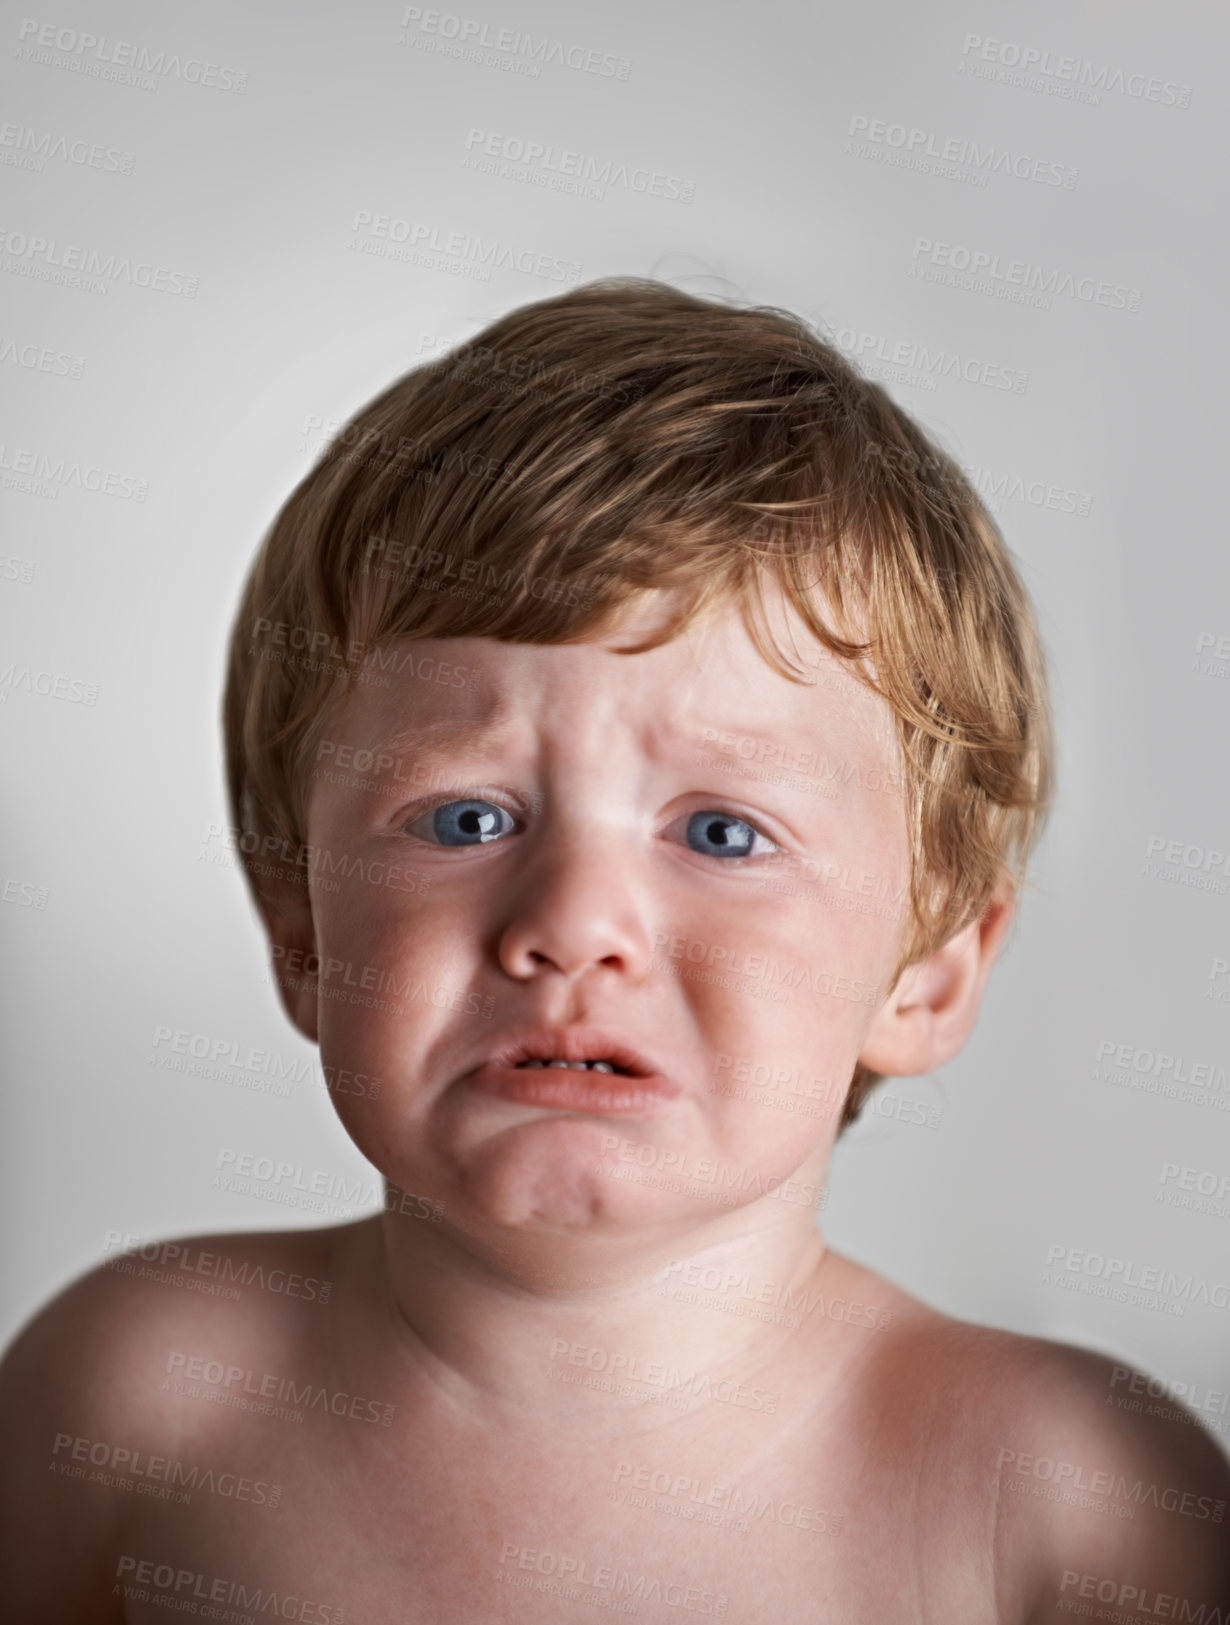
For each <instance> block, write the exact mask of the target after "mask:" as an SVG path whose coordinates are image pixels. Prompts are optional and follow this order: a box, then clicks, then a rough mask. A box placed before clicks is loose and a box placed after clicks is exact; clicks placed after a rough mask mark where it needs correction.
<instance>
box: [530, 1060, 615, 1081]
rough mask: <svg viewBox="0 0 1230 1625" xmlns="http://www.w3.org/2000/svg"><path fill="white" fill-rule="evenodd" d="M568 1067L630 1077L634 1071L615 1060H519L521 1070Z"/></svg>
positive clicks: (574, 1070) (570, 1069) (572, 1070)
mask: <svg viewBox="0 0 1230 1625" xmlns="http://www.w3.org/2000/svg"><path fill="white" fill-rule="evenodd" d="M535 1067H537V1068H544V1069H545V1068H548V1067H566V1068H567V1069H568V1070H569V1071H571V1072H613V1073H614V1074H615V1075H616V1076H617V1077H623V1078H630V1077H631V1076H632V1073H630V1072H628V1071H627V1070H626V1069H625V1068H624V1067H622V1066H616V1065H615V1062H614V1061H518V1062H517V1068H518V1069H519V1070H521V1069H524V1070H529V1069H531V1068H535Z"/></svg>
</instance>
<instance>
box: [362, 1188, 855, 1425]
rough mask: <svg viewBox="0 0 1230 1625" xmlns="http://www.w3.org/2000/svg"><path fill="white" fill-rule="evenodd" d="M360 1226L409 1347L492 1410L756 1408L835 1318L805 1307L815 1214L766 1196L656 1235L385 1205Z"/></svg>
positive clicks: (645, 1412) (422, 1365)
mask: <svg viewBox="0 0 1230 1625" xmlns="http://www.w3.org/2000/svg"><path fill="white" fill-rule="evenodd" d="M765 1210H769V1211H765ZM372 1241H373V1243H374V1246H373V1248H372V1252H371V1255H370V1257H371V1267H372V1269H373V1272H374V1276H375V1279H376V1283H377V1285H378V1286H379V1287H380V1288H381V1289H382V1290H384V1291H385V1292H387V1294H388V1297H389V1299H390V1302H391V1307H392V1308H393V1309H394V1310H395V1315H394V1320H395V1323H396V1324H397V1325H399V1326H400V1327H402V1328H404V1332H405V1350H406V1353H407V1354H408V1356H409V1357H410V1360H411V1361H412V1363H413V1364H414V1365H416V1366H417V1367H418V1369H419V1371H420V1372H421V1374H422V1375H423V1376H424V1377H426V1378H429V1379H431V1380H433V1381H434V1382H435V1383H437V1384H439V1385H440V1386H441V1387H442V1388H443V1389H445V1390H447V1391H448V1392H450V1393H452V1394H455V1395H456V1396H457V1397H458V1398H459V1399H463V1402H464V1403H467V1404H470V1405H477V1406H479V1407H480V1408H483V1409H488V1408H489V1409H490V1411H491V1412H492V1414H493V1415H498V1414H499V1413H502V1412H506V1413H512V1412H516V1413H525V1412H527V1411H528V1412H530V1413H531V1414H533V1415H535V1416H537V1417H539V1418H541V1417H544V1416H550V1415H553V1414H555V1415H561V1416H564V1415H566V1416H567V1417H568V1418H569V1420H570V1422H571V1423H573V1424H574V1425H575V1424H576V1423H577V1422H578V1421H579V1422H580V1423H581V1424H582V1425H585V1424H586V1423H587V1422H588V1421H589V1420H591V1419H592V1422H593V1425H594V1426H595V1427H597V1428H598V1429H599V1430H602V1428H603V1427H604V1425H605V1424H606V1423H607V1422H608V1421H609V1422H611V1423H613V1424H615V1425H617V1426H623V1427H628V1426H629V1425H631V1426H633V1427H635V1426H637V1425H639V1421H638V1419H643V1421H644V1423H645V1424H646V1425H655V1418H656V1421H661V1420H663V1419H665V1417H666V1416H669V1415H671V1414H678V1413H679V1410H680V1409H681V1408H684V1407H683V1406H681V1401H685V1402H686V1408H688V1409H691V1408H692V1406H693V1405H694V1404H696V1403H698V1402H700V1401H701V1400H710V1401H712V1402H726V1403H730V1404H733V1405H735V1406H739V1405H743V1406H746V1407H752V1408H757V1407H758V1406H765V1404H766V1402H765V1401H763V1400H758V1399H757V1398H756V1392H757V1391H759V1392H761V1393H763V1392H767V1391H769V1384H770V1382H771V1378H772V1373H773V1371H774V1370H775V1369H777V1370H779V1371H780V1369H781V1368H783V1367H784V1366H786V1365H787V1364H788V1363H789V1362H790V1360H791V1356H792V1355H797V1354H798V1353H799V1352H800V1348H801V1345H802V1344H804V1343H808V1344H812V1343H814V1342H815V1341H816V1337H819V1338H820V1339H821V1340H823V1339H824V1338H825V1336H826V1334H828V1335H831V1333H832V1331H834V1330H837V1331H840V1329H841V1328H840V1327H834V1325H833V1323H832V1322H830V1321H828V1320H827V1319H826V1318H825V1316H824V1314H823V1312H822V1313H821V1314H819V1315H817V1314H815V1313H814V1312H813V1311H814V1309H815V1306H816V1302H817V1299H818V1295H819V1290H820V1286H819V1283H820V1278H821V1276H822V1275H823V1273H824V1266H825V1263H826V1260H827V1259H828V1258H829V1257H830V1255H829V1254H828V1252H827V1248H826V1246H825V1243H824V1240H823V1237H822V1236H821V1235H820V1233H819V1231H818V1230H817V1229H816V1226H815V1219H814V1216H813V1215H812V1214H811V1213H810V1211H807V1210H801V1211H799V1212H797V1213H788V1212H786V1211H785V1210H784V1207H783V1204H781V1203H771V1202H761V1203H759V1204H756V1205H755V1206H753V1207H748V1208H744V1209H741V1210H740V1212H739V1213H738V1214H737V1215H730V1214H725V1215H722V1216H721V1218H720V1219H719V1220H717V1221H716V1222H715V1223H714V1224H712V1225H710V1226H707V1227H706V1228H704V1229H703V1230H699V1231H697V1230H692V1231H689V1232H687V1233H680V1234H679V1235H677V1236H675V1237H673V1238H667V1239H663V1238H662V1237H661V1235H658V1236H656V1237H655V1238H653V1240H652V1241H648V1240H646V1241H642V1242H639V1243H636V1242H628V1241H625V1240H622V1239H621V1240H620V1241H618V1242H616V1241H607V1240H599V1239H596V1238H594V1237H592V1236H580V1235H575V1234H574V1235H572V1236H569V1237H559V1236H556V1235H548V1236H541V1237H535V1238H527V1237H525V1236H519V1237H518V1238H517V1239H516V1243H515V1247H514V1246H510V1245H509V1244H508V1243H507V1242H504V1241H503V1240H500V1241H494V1242H492V1241H488V1242H486V1243H483V1242H475V1241H474V1240H473V1239H472V1238H470V1237H465V1236H457V1235H456V1234H455V1233H450V1232H448V1231H442V1230H438V1229H433V1228H430V1227H429V1226H428V1225H426V1224H425V1223H424V1222H423V1221H422V1220H416V1219H407V1218H404V1217H401V1216H399V1215H397V1214H394V1213H387V1212H386V1213H384V1214H382V1215H381V1216H380V1218H379V1220H378V1221H376V1222H375V1225H374V1227H373V1231H372ZM809 1333H814V1334H815V1336H809V1335H807V1334H809ZM843 1341H845V1342H846V1343H848V1341H849V1340H848V1338H847V1339H845V1340H842V1339H840V1338H838V1339H837V1340H836V1343H837V1344H838V1345H839V1344H840V1343H842V1342H843ZM835 1346H836V1345H835ZM817 1375H819V1373H817ZM667 1401H669V1403H670V1408H668V1409H666V1410H663V1408H662V1407H663V1405H664V1403H666V1402H667ZM768 1408H769V1409H776V1406H771V1407H768Z"/></svg>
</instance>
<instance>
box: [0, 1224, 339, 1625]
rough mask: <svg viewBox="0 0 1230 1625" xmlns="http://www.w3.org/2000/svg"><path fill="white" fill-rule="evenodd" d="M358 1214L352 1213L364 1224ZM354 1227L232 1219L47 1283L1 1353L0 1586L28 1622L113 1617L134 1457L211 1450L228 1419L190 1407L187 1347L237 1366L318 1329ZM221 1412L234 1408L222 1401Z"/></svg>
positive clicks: (134, 1494)
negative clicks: (52, 1286) (259, 1227)
mask: <svg viewBox="0 0 1230 1625" xmlns="http://www.w3.org/2000/svg"><path fill="white" fill-rule="evenodd" d="M360 1222H364V1221H360ZM356 1229H357V1226H355V1225H337V1226H332V1227H330V1228H328V1229H324V1230H309V1231H276V1232H241V1233H236V1234H217V1235H202V1236H191V1237H184V1238H179V1239H177V1240H174V1241H167V1242H158V1243H151V1244H150V1245H149V1246H146V1247H142V1248H140V1249H134V1250H131V1251H128V1252H123V1253H116V1254H115V1255H114V1256H112V1257H109V1258H107V1259H106V1260H104V1262H103V1263H101V1264H99V1265H97V1266H95V1267H94V1268H93V1269H90V1270H89V1271H87V1272H86V1273H85V1274H83V1275H81V1276H79V1277H78V1278H77V1279H76V1280H74V1281H72V1282H71V1283H70V1284H69V1285H68V1286H66V1287H65V1288H63V1290H62V1291H60V1292H59V1293H57V1294H56V1296H55V1297H54V1298H52V1299H51V1301H50V1302H48V1303H47V1304H45V1305H44V1306H43V1307H42V1308H41V1309H40V1310H39V1311H38V1312H37V1313H36V1314H35V1315H34V1316H32V1318H31V1319H30V1320H29V1321H28V1322H27V1323H26V1324H25V1325H24V1327H23V1328H22V1329H21V1331H20V1332H19V1334H18V1335H17V1337H16V1338H15V1339H14V1341H13V1342H12V1343H11V1344H10V1346H9V1347H8V1349H7V1350H6V1351H5V1353H4V1358H3V1360H2V1361H0V1435H3V1437H4V1438H5V1441H6V1448H5V1450H4V1451H3V1452H2V1453H0V1518H2V1519H3V1522H4V1526H5V1529H6V1531H7V1533H8V1537H9V1538H8V1539H7V1541H6V1542H4V1543H3V1544H4V1549H5V1555H4V1556H3V1557H0V1594H3V1595H4V1596H5V1597H6V1598H7V1599H8V1600H9V1601H10V1602H13V1603H14V1609H15V1612H14V1616H13V1617H15V1618H20V1619H21V1620H22V1621H23V1622H25V1625H40V1622H42V1621H44V1620H45V1621H47V1622H48V1625H50V1622H52V1621H59V1620H64V1619H69V1618H71V1619H74V1620H78V1621H81V1622H82V1625H93V1622H95V1621H97V1622H99V1625H102V1622H104V1621H108V1622H109V1621H112V1620H119V1619H121V1618H122V1604H121V1603H120V1600H119V1598H118V1596H117V1595H115V1554H116V1552H117V1551H119V1550H120V1549H121V1547H122V1542H123V1538H124V1532H125V1529H126V1527H128V1524H129V1521H130V1520H131V1518H132V1517H133V1516H134V1507H136V1506H138V1505H145V1506H148V1501H147V1500H140V1501H139V1500H138V1496H139V1494H140V1492H142V1491H147V1490H148V1489H149V1488H150V1485H149V1484H147V1483H144V1482H142V1483H140V1484H138V1483H137V1482H135V1481H134V1478H133V1476H132V1475H133V1471H134V1467H135V1468H137V1469H140V1468H142V1467H145V1468H146V1469H147V1470H148V1464H149V1462H150V1461H151V1459H153V1458H154V1457H156V1458H157V1459H158V1460H159V1461H166V1460H169V1459H171V1458H172V1457H174V1456H175V1455H177V1454H179V1455H182V1454H183V1453H184V1451H185V1450H186V1449H187V1450H190V1451H194V1452H196V1453H197V1454H202V1453H203V1454H204V1455H205V1456H208V1453H209V1450H210V1447H211V1444H212V1443H214V1442H216V1441H217V1440H218V1439H219V1437H221V1436H222V1434H223V1433H224V1432H225V1430H226V1428H227V1426H228V1424H229V1421H230V1418H228V1417H227V1416H226V1415H225V1414H224V1413H223V1411H222V1409H221V1407H218V1406H193V1407H190V1408H186V1407H185V1406H184V1405H183V1404H182V1402H181V1401H180V1400H179V1399H178V1397H177V1395H176V1393H175V1391H174V1375H175V1373H176V1372H179V1371H181V1370H183V1369H185V1368H186V1367H187V1365H188V1362H189V1361H191V1360H194V1359H196V1358H201V1357H203V1358H213V1357H215V1356H217V1357H222V1356H224V1357H225V1359H226V1360H227V1362H228V1365H229V1366H235V1365H238V1366H239V1367H240V1368H241V1369H242V1368H243V1363H244V1359H245V1357H246V1356H247V1357H250V1358H251V1359H252V1360H253V1361H256V1362H257V1363H258V1364H259V1365H261V1366H262V1367H263V1366H265V1365H267V1364H268V1363H269V1360H270V1355H271V1352H272V1353H275V1354H276V1353H277V1352H281V1353H282V1354H283V1356H284V1357H285V1358H289V1357H290V1356H291V1353H292V1351H293V1350H294V1349H295V1348H297V1347H300V1346H301V1345H302V1344H303V1343H304V1341H305V1339H307V1338H309V1337H310V1335H311V1333H312V1331H313V1330H314V1329H319V1328H320V1325H321V1316H322V1314H323V1313H325V1312H327V1311H326V1310H325V1308H324V1306H325V1305H327V1304H328V1302H329V1300H330V1297H331V1294H332V1291H333V1290H334V1286H335V1280H334V1277H335V1276H336V1274H337V1273H338V1271H339V1269H340V1268H344V1260H345V1257H346V1253H347V1243H348V1239H349V1233H353V1232H354V1231H355V1230H356ZM232 1414H233V1413H232Z"/></svg>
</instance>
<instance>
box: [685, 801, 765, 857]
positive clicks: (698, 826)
mask: <svg viewBox="0 0 1230 1625" xmlns="http://www.w3.org/2000/svg"><path fill="white" fill-rule="evenodd" d="M759 833H760V832H759V831H758V830H756V829H753V827H752V826H751V824H749V823H748V822H747V821H746V819H743V818H735V817H734V816H733V815H732V814H730V813H720V812H698V813H693V814H692V816H691V817H690V818H689V819H688V841H689V843H690V844H691V845H692V848H693V850H694V851H696V852H703V853H704V855H705V856H706V857H709V858H747V857H750V856H751V853H752V845H753V843H754V842H755V840H756V837H757V835H758V834H759Z"/></svg>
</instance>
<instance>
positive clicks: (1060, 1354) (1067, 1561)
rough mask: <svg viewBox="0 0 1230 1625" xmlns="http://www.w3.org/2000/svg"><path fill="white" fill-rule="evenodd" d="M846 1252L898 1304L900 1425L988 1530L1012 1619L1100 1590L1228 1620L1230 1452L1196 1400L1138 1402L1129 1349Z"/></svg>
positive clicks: (893, 1388)
mask: <svg viewBox="0 0 1230 1625" xmlns="http://www.w3.org/2000/svg"><path fill="white" fill-rule="evenodd" d="M842 1264H843V1265H844V1267H845V1269H846V1270H847V1271H848V1272H849V1273H848V1276H847V1278H846V1280H845V1281H844V1282H843V1285H845V1286H846V1287H847V1288H848V1289H849V1290H851V1291H853V1290H855V1289H856V1288H857V1291H858V1293H859V1295H860V1296H861V1297H862V1298H863V1299H864V1300H865V1301H869V1302H872V1303H875V1304H878V1305H880V1306H882V1308H883V1309H884V1310H887V1311H889V1312H890V1314H891V1323H890V1324H889V1325H888V1326H887V1327H886V1328H885V1335H884V1336H883V1337H882V1338H880V1339H878V1340H877V1342H878V1344H879V1350H878V1354H877V1356H876V1361H875V1364H876V1365H877V1366H879V1367H881V1368H882V1371H883V1373H884V1380H880V1379H878V1378H877V1379H876V1381H875V1388H876V1390H877V1391H878V1392H880V1393H895V1394H897V1395H908V1399H899V1400H898V1401H897V1405H898V1416H897V1418H896V1419H895V1421H894V1425H895V1427H896V1428H897V1430H898V1435H899V1436H905V1435H907V1434H908V1433H909V1432H910V1431H911V1430H912V1431H913V1434H914V1436H915V1441H916V1443H917V1444H918V1447H919V1448H920V1449H925V1451H926V1462H925V1466H924V1471H925V1472H926V1474H927V1477H928V1478H929V1479H931V1481H932V1482H940V1481H944V1482H946V1483H947V1485H948V1493H949V1496H950V1497H951V1498H952V1499H951V1501H950V1507H951V1510H952V1511H953V1512H955V1513H956V1514H957V1515H958V1516H959V1517H964V1520H965V1526H966V1528H967V1529H968V1530H970V1531H973V1530H975V1529H978V1530H981V1531H985V1538H986V1539H987V1540H988V1541H989V1543H990V1547H991V1571H992V1573H993V1576H994V1586H995V1596H996V1601H997V1604H998V1607H999V1610H1000V1612H999V1617H1000V1618H1001V1619H1003V1620H1005V1621H1007V1620H1012V1621H1014V1622H1020V1625H1043V1622H1047V1621H1051V1620H1060V1619H1067V1618H1070V1617H1071V1616H1072V1615H1073V1614H1074V1613H1077V1614H1079V1613H1085V1612H1088V1610H1087V1609H1086V1606H1085V1605H1086V1604H1090V1605H1092V1613H1091V1615H1090V1617H1093V1616H1095V1615H1096V1613H1097V1608H1098V1605H1099V1604H1101V1605H1102V1606H1104V1607H1105V1606H1107V1605H1113V1608H1114V1609H1117V1610H1120V1611H1126V1616H1127V1617H1135V1615H1134V1614H1133V1610H1135V1611H1136V1613H1140V1614H1143V1615H1144V1616H1145V1617H1149V1618H1152V1617H1155V1616H1156V1617H1158V1618H1163V1617H1164V1618H1170V1617H1175V1618H1190V1619H1199V1620H1204V1621H1206V1622H1208V1625H1221V1622H1225V1625H1230V1538H1228V1536H1227V1524H1226V1517H1227V1507H1228V1504H1230V1461H1228V1460H1227V1458H1226V1456H1225V1454H1224V1453H1223V1452H1222V1450H1221V1448H1220V1447H1219V1445H1218V1444H1217V1442H1216V1441H1215V1440H1214V1439H1213V1437H1212V1436H1211V1435H1210V1434H1209V1433H1208V1432H1206V1430H1205V1429H1204V1427H1202V1425H1201V1424H1200V1422H1199V1421H1198V1420H1197V1418H1196V1417H1195V1416H1194V1415H1193V1414H1192V1412H1191V1411H1189V1410H1187V1409H1186V1408H1185V1407H1184V1406H1182V1405H1180V1404H1178V1403H1175V1402H1173V1401H1170V1402H1167V1403H1166V1404H1165V1405H1149V1404H1147V1403H1144V1404H1142V1403H1139V1402H1138V1400H1136V1399H1135V1397H1134V1396H1137V1395H1139V1394H1140V1393H1141V1392H1142V1391H1145V1390H1146V1386H1147V1379H1146V1378H1145V1377H1144V1376H1143V1374H1142V1373H1140V1372H1139V1371H1137V1370H1136V1369H1135V1368H1133V1367H1132V1366H1131V1365H1130V1364H1129V1363H1128V1362H1127V1361H1124V1360H1120V1359H1116V1358H1113V1357H1111V1356H1108V1355H1105V1354H1101V1353H1097V1352H1094V1351H1091V1350H1088V1349H1082V1348H1077V1347H1075V1346H1073V1345H1071V1344H1067V1343H1060V1342H1053V1341H1051V1340H1049V1339H1046V1338H1040V1337H1027V1336H1023V1335H1020V1334H1018V1333H1013V1332H1007V1331H1001V1330H998V1329H996V1328H993V1327H988V1326H979V1325H975V1324H973V1323H971V1322H968V1321H962V1320H959V1319H956V1318H954V1317H952V1316H949V1315H944V1314H941V1313H939V1312H938V1311H936V1310H934V1309H931V1308H929V1307H928V1306H927V1305H925V1304H923V1303H920V1302H919V1300H917V1299H916V1298H913V1297H911V1296H910V1295H909V1294H908V1293H905V1292H903V1291H902V1290H901V1289H900V1288H898V1287H896V1286H894V1285H893V1284H892V1283H890V1282H888V1281H886V1280H884V1279H883V1277H881V1276H878V1275H877V1274H876V1273H875V1272H874V1271H872V1270H868V1269H866V1268H864V1267H863V1266H862V1265H856V1264H852V1263H851V1261H849V1260H842ZM932 1475H935V1477H934V1478H932ZM940 1475H944V1477H943V1480H941V1477H940ZM961 1497H964V1498H965V1502H966V1507H965V1509H964V1510H962V1509H961V1507H960V1506H959V1505H958V1499H959V1498H961ZM980 1504H981V1505H982V1506H984V1507H985V1508H986V1509H987V1511H988V1518H987V1522H986V1523H985V1525H983V1524H980V1523H979V1521H978V1518H977V1516H976V1514H975V1513H974V1510H973V1509H974V1508H975V1507H976V1506H978V1505H980ZM971 1538H972V1539H979V1540H981V1539H982V1538H983V1535H982V1534H981V1533H980V1534H978V1535H976V1536H975V1535H971ZM1180 1599H1181V1600H1180ZM1184 1608H1186V1609H1187V1612H1184V1611H1183V1610H1184ZM1150 1610H1152V1612H1150ZM1105 1617H1107V1618H1111V1617H1114V1614H1113V1612H1112V1613H1108V1614H1107V1615H1106V1616H1105Z"/></svg>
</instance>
